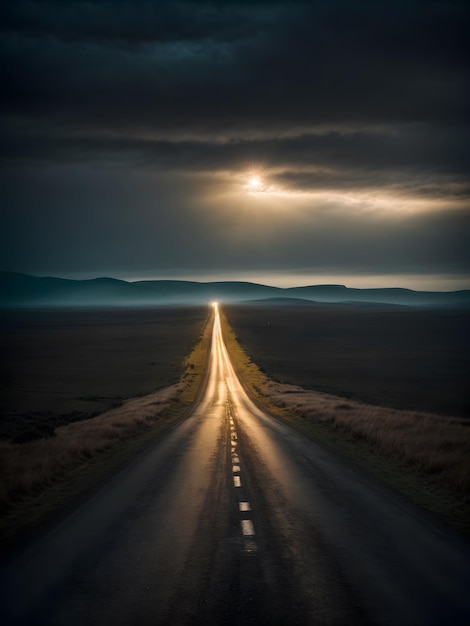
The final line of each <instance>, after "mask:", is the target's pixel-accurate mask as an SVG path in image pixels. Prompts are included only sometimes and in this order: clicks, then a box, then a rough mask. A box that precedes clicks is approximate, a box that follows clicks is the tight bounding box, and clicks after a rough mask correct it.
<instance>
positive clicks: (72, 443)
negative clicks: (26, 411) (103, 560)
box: [0, 323, 210, 514]
mask: <svg viewBox="0 0 470 626" xmlns="http://www.w3.org/2000/svg"><path fill="white" fill-rule="evenodd" d="M209 330H210V326H209V325H208V324H207V323H206V325H205V327H204V328H203V330H202V332H201V336H200V340H199V342H198V344H197V345H196V347H195V348H194V349H193V350H192V352H191V354H190V355H189V357H188V358H187V359H186V363H185V366H186V367H185V373H184V374H183V376H182V378H181V380H180V381H179V382H178V383H176V384H174V385H171V386H169V387H166V388H165V389H161V390H159V391H157V392H155V393H152V394H150V395H146V396H144V397H141V398H133V399H131V400H128V401H127V402H125V403H124V404H123V405H121V406H119V407H117V408H114V409H110V410H108V411H106V412H104V413H102V414H101V415H99V416H97V417H94V418H91V419H86V420H82V421H78V422H74V423H70V424H67V425H65V426H60V427H58V428H56V429H55V436H53V437H47V438H43V439H39V440H36V441H31V442H27V443H22V444H14V443H11V442H8V441H1V442H0V476H1V481H0V511H1V512H2V513H3V514H5V513H7V512H9V510H10V509H11V508H12V507H15V506H16V505H18V504H22V503H23V501H24V500H25V499H28V498H31V497H35V496H38V495H41V494H43V493H44V492H46V491H47V489H48V488H49V487H50V486H52V485H54V484H56V483H57V482H58V481H60V480H61V479H64V478H67V476H68V475H69V474H70V472H71V471H72V470H74V469H75V468H77V467H78V466H85V465H86V464H87V463H88V462H89V461H90V460H92V459H95V458H96V457H97V456H98V455H103V453H105V452H106V451H112V450H115V449H116V448H119V446H121V447H123V444H124V443H125V442H126V440H128V439H129V438H132V437H138V436H140V435H142V436H143V439H145V437H146V436H147V435H149V434H152V433H154V432H155V433H156V432H158V431H159V430H161V429H162V428H163V427H166V426H168V425H169V424H171V423H173V422H174V421H175V420H177V419H180V418H181V417H183V416H184V415H185V414H186V413H187V412H188V410H189V409H190V406H191V403H192V402H193V400H194V398H195V397H196V394H197V390H198V388H199V385H200V382H201V377H202V375H203V373H204V369H205V364H206V361H207V353H208V346H209V336H210V333H209ZM120 460H121V461H122V459H120Z"/></svg>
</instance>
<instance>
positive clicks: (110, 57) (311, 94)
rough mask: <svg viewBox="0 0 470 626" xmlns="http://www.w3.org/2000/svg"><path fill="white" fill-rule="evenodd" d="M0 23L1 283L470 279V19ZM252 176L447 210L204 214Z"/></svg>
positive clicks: (228, 7) (55, 12) (311, 5)
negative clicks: (180, 272)
mask: <svg viewBox="0 0 470 626" xmlns="http://www.w3.org/2000/svg"><path fill="white" fill-rule="evenodd" d="M0 11H1V16H0V18H1V19H0V24H1V26H0V52H1V54H2V58H3V59H4V63H3V64H2V69H1V70H0V71H1V81H2V82H1V85H2V96H1V100H0V112H1V114H2V122H1V124H2V125H1V132H2V140H3V141H2V148H1V158H2V163H3V166H4V168H5V169H4V174H3V177H2V181H3V192H2V196H1V198H0V199H1V202H2V206H3V208H4V215H3V217H2V222H1V223H0V226H2V228H3V233H4V235H3V236H4V242H5V243H4V245H3V244H2V245H3V247H2V259H0V261H1V264H2V265H3V266H7V265H8V266H9V267H11V268H12V269H15V267H18V269H30V270H31V269H34V267H40V266H41V263H42V267H46V266H47V267H48V268H51V269H52V268H54V267H61V266H62V267H65V266H67V268H68V269H72V268H73V266H74V265H75V266H76V267H77V268H79V267H84V266H85V265H87V268H88V269H92V268H93V267H96V268H99V267H105V266H106V267H107V268H108V267H109V268H110V269H112V267H116V268H117V267H118V266H119V267H120V268H121V269H124V267H123V266H126V267H130V266H132V267H141V268H145V267H184V266H187V265H188V264H189V265H198V264H199V265H200V266H201V267H202V266H206V267H208V266H210V265H211V264H217V265H218V266H221V265H220V264H223V263H225V264H226V266H227V267H228V266H230V267H232V268H236V267H241V266H242V265H243V267H249V266H250V264H251V265H257V266H261V265H263V264H264V265H266V266H268V265H270V266H272V267H274V266H276V267H301V266H305V267H307V266H312V265H323V266H332V265H334V264H336V265H342V266H343V267H344V266H345V265H348V266H349V267H353V266H354V267H360V266H361V267H365V266H371V267H372V266H373V267H374V268H375V269H378V268H382V269H384V268H390V269H391V268H392V266H393V265H394V264H395V267H396V268H398V266H400V268H402V269H403V268H404V269H403V271H404V270H406V269H410V268H412V269H413V270H414V271H417V270H419V268H421V269H423V270H424V269H426V268H427V269H428V270H429V269H430V268H439V267H441V268H444V267H445V268H447V269H449V268H453V270H458V269H461V268H463V267H467V268H468V263H469V260H468V255H467V254H465V253H464V252H463V251H462V245H461V241H462V239H463V237H464V236H465V235H468V234H469V230H470V227H469V223H468V219H467V216H468V211H469V202H468V198H469V193H468V183H467V172H468V168H469V165H470V163H469V161H470V157H469V153H468V149H467V146H468V145H469V139H470V137H469V135H470V131H469V128H468V110H469V104H470V97H469V80H468V43H467V41H468V32H470V10H469V8H468V4H467V3H465V2H459V1H449V2H434V1H429V0H419V1H408V2H395V1H393V2H392V1H390V2H372V1H365V0H363V1H359V2H349V1H348V0H333V1H331V2H326V1H292V0H290V1H287V0H285V1H284V2H268V1H264V2H263V1H259V0H258V1H257V0H255V1H248V0H246V1H238V2H222V1H217V2H215V1H212V2H208V1H198V2H196V1H185V2H180V1H178V0H175V1H173V2H163V1H160V2H156V1H154V2H150V1H143V2H136V1H132V2H131V1H130V0H114V1H112V2H111V1H107V0H106V1H105V0H102V1H89V2H78V1H69V0H62V1H60V2H59V1H52V0H41V1H34V0H28V1H23V0H4V1H3V3H2V7H1V9H0ZM253 166H259V167H261V168H262V169H263V170H264V176H265V178H266V182H267V184H269V185H273V186H274V187H280V188H282V189H285V190H287V191H292V192H301V193H305V194H306V195H308V193H310V192H315V191H318V190H332V191H338V190H344V191H348V192H355V191H360V190H365V191H368V190H369V191H370V190H372V191H374V190H375V191H376V192H377V193H378V192H384V193H388V194H389V195H390V194H391V195H392V196H393V194H397V197H399V196H400V195H402V196H403V195H409V196H410V197H413V198H418V199H421V200H424V201H426V200H432V201H433V202H440V201H442V202H441V205H439V206H438V207H437V208H436V206H434V208H433V211H434V212H433V214H432V215H431V214H429V215H428V214H426V213H425V212H424V213H423V212H421V213H420V214H419V215H416V216H402V217H401V218H400V219H398V218H397V217H396V216H395V217H393V219H383V220H377V219H370V218H367V217H365V216H364V215H363V214H362V213H361V212H360V211H358V212H356V213H352V214H351V215H349V214H348V212H347V211H348V209H347V207H344V206H343V207H340V206H336V205H334V206H333V205H328V206H326V205H325V207H323V208H322V207H318V205H317V206H316V209H315V211H314V212H313V213H312V216H313V217H312V218H311V220H310V221H308V219H307V218H305V217H303V218H302V219H300V217H293V218H292V220H291V223H290V224H287V225H286V218H285V217H284V218H283V219H281V218H279V219H277V218H276V219H273V220H272V224H271V225H272V228H271V225H270V227H269V228H266V225H265V223H264V222H263V220H262V219H261V220H260V223H259V227H258V226H257V225H256V223H255V224H253V223H252V222H253V220H255V221H256V218H255V217H254V216H253V215H252V216H251V218H250V219H251V222H250V221H249V219H248V217H247V216H246V215H245V213H244V212H243V210H242V209H241V208H240V206H236V207H235V206H234V207H233V208H232V212H231V213H230V211H227V212H226V213H223V212H222V213H221V214H214V213H213V212H212V213H210V212H207V213H204V209H203V204H204V199H205V197H206V196H207V195H208V193H209V192H208V189H210V186H211V185H213V187H214V188H218V187H217V185H219V186H223V184H228V182H230V173H232V174H233V173H237V172H238V173H239V172H242V171H245V170H247V169H249V168H252V167H253ZM152 172H153V177H152V175H151V174H152ZM224 181H225V182H224ZM457 205H458V206H459V208H460V212H457V213H454V212H453V211H454V209H455V207H456V206H457ZM237 211H238V212H240V215H239V216H238V218H237V217H236V215H234V213H236V212H237ZM70 224H73V228H72V227H69V225H70ZM346 224H347V225H348V226H347V228H346V226H345V225H346ZM275 226H276V227H277V229H278V230H277V231H276V230H275V228H274V227H275ZM228 231H230V233H231V236H232V235H233V237H232V238H231V237H229V236H228ZM267 231H269V232H267ZM20 241H21V242H22V244H21V245H18V242H20ZM241 242H242V243H243V254H240V249H241V248H240V246H241ZM452 242H454V244H452ZM23 244H24V245H23ZM270 246H271V247H270ZM84 249H86V250H87V255H86V259H85V258H84V254H83V250H84ZM15 258H16V259H19V260H18V264H17V266H15V261H14V259H15Z"/></svg>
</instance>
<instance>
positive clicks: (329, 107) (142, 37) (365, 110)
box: [2, 0, 469, 135]
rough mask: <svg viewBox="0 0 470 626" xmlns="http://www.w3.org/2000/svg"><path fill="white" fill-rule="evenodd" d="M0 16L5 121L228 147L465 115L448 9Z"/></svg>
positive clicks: (338, 5)
mask: <svg viewBox="0 0 470 626" xmlns="http://www.w3.org/2000/svg"><path fill="white" fill-rule="evenodd" d="M6 4H7V8H10V11H11V12H12V13H16V17H15V16H14V15H10V17H8V15H7V19H6V20H5V22H4V29H5V31H4V35H3V38H2V48H3V53H4V56H6V57H7V58H8V59H9V63H8V64H7V67H6V68H5V72H6V76H5V78H4V85H5V87H6V89H5V103H4V111H5V112H7V113H10V114H12V115H18V114H21V115H24V116H33V117H35V116H36V115H38V113H40V114H42V115H44V116H46V117H48V116H50V117H51V118H53V119H54V116H58V121H59V122H63V121H64V119H65V120H66V122H67V124H70V125H74V124H75V125H79V124H82V123H85V124H86V125H87V126H90V125H91V126H93V125H99V126H100V127H102V126H103V125H104V126H105V127H111V128H119V129H123V128H129V127H130V128H135V127H141V128H142V127H147V126H149V127H151V128H152V129H153V131H154V132H158V130H161V131H168V130H169V129H172V130H174V131H178V132H183V131H184V132H226V133H228V134H229V135H230V134H232V133H233V134H235V135H236V134H237V132H239V131H241V130H245V131H247V130H250V131H252V132H255V131H256V130H257V129H262V130H265V131H266V132H267V131H269V130H275V129H278V130H279V129H284V130H285V129H286V128H287V129H290V130H292V128H295V127H297V128H302V127H305V126H307V127H309V126H311V125H317V124H320V123H330V124H331V123H340V124H345V123H351V124H358V123H367V124H370V123H372V122H376V123H391V122H392V123H395V122H397V121H401V122H405V121H413V122H415V121H417V120H426V121H432V122H433V123H444V124H446V125H447V124H448V122H449V119H452V122H453V123H456V122H457V121H459V120H461V121H463V120H464V119H465V115H466V104H468V101H466V98H467V96H468V81H467V75H466V68H465V59H466V54H467V50H466V41H467V33H468V27H469V19H468V11H467V10H466V9H465V6H464V5H463V4H459V3H444V4H442V3H433V2H409V3H396V2H388V3H372V2H362V3H361V2H359V3H350V2H346V1H344V2H340V1H336V2H331V3H323V2H318V3H316V2H313V3H295V2H293V3H292V2H289V3H287V2H286V3H285V5H283V4H281V3H256V2H254V3H250V4H245V5H244V4H239V3H227V4H224V3H208V2H201V3H183V2H171V3H167V2H157V3H149V2H145V3H138V2H137V3H134V2H132V3H130V2H129V3H125V2H117V3H109V2H97V3H96V2H95V3H79V2H75V3H73V2H65V3H56V2H54V3H51V2H47V1H45V2H44V1H43V2H40V3H37V2H28V3H22V2H17V1H16V0H15V2H14V3H9V2H7V3H6ZM12 7H14V8H12ZM15 7H16V8H15ZM125 44H127V45H125Z"/></svg>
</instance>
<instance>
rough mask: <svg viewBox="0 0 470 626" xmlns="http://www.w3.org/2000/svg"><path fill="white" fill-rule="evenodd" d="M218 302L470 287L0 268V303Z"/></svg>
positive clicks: (426, 301)
mask: <svg viewBox="0 0 470 626" xmlns="http://www.w3.org/2000/svg"><path fill="white" fill-rule="evenodd" d="M211 300H219V301H220V302H222V303H223V302H227V303H228V302H247V301H250V300H251V301H253V300H257V301H259V302H260V301H265V302H266V303H269V302H271V303H275V302H276V301H277V302H278V303H280V302H284V303H286V302H289V301H290V302H291V303H292V304H293V303H294V302H295V301H296V300H297V301H298V300H302V301H312V302H369V303H386V304H387V303H388V304H402V305H412V306H416V305H419V306H468V307H470V290H465V291H453V292H433V291H412V290H411V289H350V288H348V287H345V286H344V285H312V286H309V287H292V288H286V289H283V288H281V287H270V286H268V285H258V284H256V283H249V282H236V281H230V282H210V283H202V282H192V281H182V280H146V281H138V282H127V281H124V280H116V279H114V278H96V279H93V280H68V279H63V278H44V277H37V276H28V275H26V274H18V273H14V272H0V306H2V307H15V306H134V305H161V304H202V303H207V302H209V301H211Z"/></svg>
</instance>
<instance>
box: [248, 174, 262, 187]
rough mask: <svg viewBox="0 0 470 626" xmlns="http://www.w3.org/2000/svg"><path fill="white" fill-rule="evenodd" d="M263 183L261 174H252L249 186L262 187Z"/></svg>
mask: <svg viewBox="0 0 470 626" xmlns="http://www.w3.org/2000/svg"><path fill="white" fill-rule="evenodd" d="M262 185H263V183H262V182H261V179H260V178H259V176H252V177H251V178H250V180H249V181H248V187H249V188H250V189H261V187H262Z"/></svg>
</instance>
